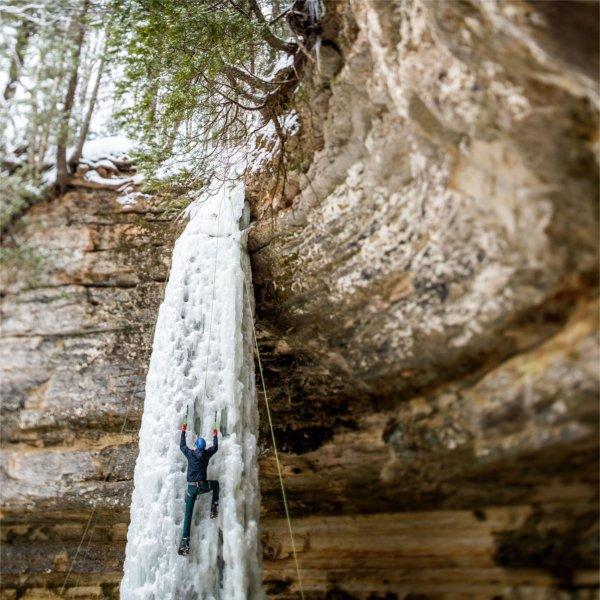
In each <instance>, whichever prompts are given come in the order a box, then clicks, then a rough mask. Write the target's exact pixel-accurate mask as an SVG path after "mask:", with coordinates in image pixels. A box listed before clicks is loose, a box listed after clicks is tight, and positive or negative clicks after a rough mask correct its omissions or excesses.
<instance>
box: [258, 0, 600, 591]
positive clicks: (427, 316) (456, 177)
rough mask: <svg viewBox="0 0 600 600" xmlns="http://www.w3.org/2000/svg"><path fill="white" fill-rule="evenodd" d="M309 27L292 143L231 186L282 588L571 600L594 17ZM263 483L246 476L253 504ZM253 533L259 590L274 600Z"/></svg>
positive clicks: (588, 555) (591, 523)
mask: <svg viewBox="0 0 600 600" xmlns="http://www.w3.org/2000/svg"><path fill="white" fill-rule="evenodd" d="M328 9H329V11H328V14H327V18H326V21H325V23H324V28H323V29H324V31H323V35H324V40H323V44H322V48H323V55H322V59H323V60H322V67H321V73H319V72H318V70H317V69H315V73H314V74H313V78H312V81H310V83H308V82H307V84H306V86H307V88H309V91H307V93H308V94H309V95H310V98H311V100H310V102H309V104H310V108H307V107H306V106H305V105H304V104H302V103H299V105H298V107H297V108H298V111H299V112H300V114H301V115H303V116H304V119H303V122H304V123H307V122H308V123H310V124H311V128H310V131H307V130H308V129H309V128H308V127H307V128H305V131H304V132H301V133H300V134H299V137H298V139H296V140H293V142H290V146H291V147H292V148H293V150H292V152H293V156H294V159H293V160H292V161H290V164H291V165H292V167H291V168H290V172H289V173H288V174H287V188H286V190H284V192H283V194H282V195H281V197H275V198H273V197H272V196H269V194H268V193H265V192H264V178H263V179H261V178H260V177H259V178H258V179H257V181H256V182H255V186H254V188H253V199H254V209H255V214H256V216H257V218H258V223H257V224H256V226H255V228H254V229H253V231H252V233H251V237H250V243H251V249H252V258H253V264H254V273H255V284H256V292H257V299H258V303H257V306H258V309H259V328H260V332H261V346H262V351H263V355H264V362H265V363H266V365H267V376H268V389H269V392H270V394H271V397H272V402H273V403H275V405H276V409H275V412H276V414H277V420H276V422H277V428H278V432H277V433H278V437H279V439H280V442H281V444H282V446H283V447H284V448H285V449H286V450H287V451H288V453H287V454H286V456H285V461H286V474H287V481H288V488H289V490H288V492H289V496H290V498H291V501H292V512H293V513H294V514H295V515H296V518H297V521H296V524H297V528H298V530H299V531H300V534H299V535H300V537H301V540H302V541H301V544H300V545H301V548H302V550H301V552H300V561H301V564H302V565H304V573H305V586H306V588H307V589H309V590H315V592H316V591H317V590H319V591H318V592H317V596H316V597H325V596H327V597H331V598H384V597H385V598H395V597H398V598H404V597H411V598H412V597H417V596H418V597H427V598H437V597H448V598H457V597H478V598H479V597H481V598H492V597H497V598H500V597H502V598H509V597H535V598H537V597H544V598H551V597H562V596H561V594H562V593H563V592H559V591H557V590H558V589H559V588H561V589H567V588H568V589H570V590H579V591H578V592H575V591H572V593H573V594H574V595H576V594H577V593H580V594H583V593H584V592H582V591H581V590H584V589H589V586H592V587H593V586H595V585H596V583H597V581H596V579H597V578H596V577H595V576H593V575H590V573H591V572H592V571H593V570H594V569H595V566H596V565H597V555H596V552H597V550H596V542H595V539H596V535H597V529H596V503H597V499H596V481H597V477H596V476H597V429H596V411H597V395H598V347H597V341H596V336H597V327H598V324H597V305H596V294H597V281H596V273H597V252H596V246H597V239H598V228H597V227H598V219H597V209H598V207H597V192H598V190H597V162H596V158H595V154H594V152H595V151H596V150H597V100H598V97H597V83H596V82H595V80H593V79H592V78H593V77H595V76H596V75H597V69H596V65H597V59H598V53H597V32H596V29H595V28H596V26H597V22H598V6H597V4H592V3H587V2H575V3H574V2H568V3H563V2H499V3H495V2H419V1H405V2H378V1H376V0H373V1H371V0H357V1H355V2H350V3H330V4H328ZM307 80H308V78H307ZM306 155H308V156H309V158H308V159H307V158H306ZM296 165H298V166H296ZM294 167H295V168H294ZM269 469H270V471H269ZM272 471H273V467H272V465H271V463H270V462H269V459H268V458H265V460H264V462H263V477H264V480H265V484H264V488H263V494H264V504H265V506H267V507H268V506H270V504H271V502H275V501H276V494H277V488H276V485H275V483H276V482H275V481H274V479H273V478H269V477H268V473H269V472H272ZM273 527H274V530H276V531H279V533H278V534H277V535H275V536H274V538H273V540H271V539H270V541H269V543H267V545H266V546H267V548H268V549H270V554H269V550H268V551H267V554H268V558H267V559H266V560H265V579H266V580H267V581H271V582H272V586H273V590H278V594H279V596H278V597H282V598H283V597H294V595H293V592H294V590H296V589H297V588H296V586H295V583H292V580H293V572H292V570H291V568H290V567H291V564H290V558H289V545H288V544H287V543H286V541H285V539H284V537H285V531H284V530H283V529H278V527H281V525H280V524H274V525H273ZM265 528H266V529H267V530H270V528H271V522H270V521H266V522H265ZM552 590H554V591H552ZM565 593H566V592H565ZM319 594H320V595H319ZM275 595H277V594H275Z"/></svg>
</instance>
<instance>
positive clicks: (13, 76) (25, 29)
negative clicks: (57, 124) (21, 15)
mask: <svg viewBox="0 0 600 600" xmlns="http://www.w3.org/2000/svg"><path fill="white" fill-rule="evenodd" d="M34 30H35V25H34V24H33V23H32V22H31V21H29V20H24V21H23V22H22V23H21V25H20V27H19V32H18V33H17V41H16V43H15V51H14V53H13V55H12V58H11V59H10V67H9V70H8V83H7V84H6V87H5V88H4V99H5V100H10V99H11V98H12V97H13V96H14V95H15V91H16V89H17V83H18V81H19V77H20V76H21V68H22V67H23V61H24V60H25V51H26V50H27V44H28V43H29V38H30V37H31V34H32V33H33V32H34Z"/></svg>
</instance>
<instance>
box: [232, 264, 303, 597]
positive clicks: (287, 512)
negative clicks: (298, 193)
mask: <svg viewBox="0 0 600 600" xmlns="http://www.w3.org/2000/svg"><path fill="white" fill-rule="evenodd" d="M242 271H243V272H244V287H245V288H246V298H247V299H248V309H249V311H250V322H251V323H252V336H253V340H254V349H255V352H256V360H257V362H258V371H259V373H260V381H261V387H262V392H263V396H264V397H265V406H266V408H267V420H268V422H269V429H270V431H271V441H272V443H273V454H274V456H275V463H276V464H277V475H278V478H279V487H280V488H281V497H282V499H283V508H284V510H285V518H286V521H287V526H288V532H289V534H290V542H291V544H292V555H293V557H294V564H295V566H296V574H297V576H298V586H299V588H300V598H302V600H304V587H303V585H302V576H301V575H300V564H299V562H298V553H297V552H296V542H295V540H294V530H293V527H292V519H291V517H290V509H289V506H288V501H287V494H286V492H285V484H284V482H283V471H282V469H281V462H280V461H279V453H278V452H277V441H276V440H275V430H274V429H273V420H272V418H271V408H270V406H269V398H268V396H267V387H266V385H265V377H264V374H263V368H262V361H261V359H260V350H259V348H258V339H257V338H256V327H255V325H254V315H253V312H252V303H251V300H250V289H249V286H248V281H247V279H246V273H245V271H244V269H243V267H242Z"/></svg>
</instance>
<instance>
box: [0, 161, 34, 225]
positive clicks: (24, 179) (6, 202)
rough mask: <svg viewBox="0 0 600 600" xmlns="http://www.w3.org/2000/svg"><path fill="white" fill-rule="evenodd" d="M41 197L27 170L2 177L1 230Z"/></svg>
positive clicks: (0, 182) (0, 188) (0, 191)
mask: <svg viewBox="0 0 600 600" xmlns="http://www.w3.org/2000/svg"><path fill="white" fill-rule="evenodd" d="M40 197H41V194H40V191H39V187H37V186H35V185H34V184H33V181H32V178H31V177H30V175H29V173H27V171H26V170H20V171H17V172H15V173H13V174H12V175H3V176H1V177H0V230H3V229H4V228H5V227H7V226H8V225H9V224H10V223H11V222H12V221H13V220H14V219H16V218H18V217H19V216H20V215H21V214H22V213H23V212H24V211H25V209H26V208H27V207H28V206H29V205H31V204H33V203H34V202H35V201H36V200H39V198H40Z"/></svg>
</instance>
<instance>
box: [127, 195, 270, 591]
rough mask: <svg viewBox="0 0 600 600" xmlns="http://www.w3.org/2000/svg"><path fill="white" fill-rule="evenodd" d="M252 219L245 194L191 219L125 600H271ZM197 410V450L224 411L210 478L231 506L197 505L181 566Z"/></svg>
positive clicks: (150, 396) (148, 403) (161, 346)
mask: <svg viewBox="0 0 600 600" xmlns="http://www.w3.org/2000/svg"><path fill="white" fill-rule="evenodd" d="M243 212H244V192H243V188H242V187H240V186H238V187H236V188H234V189H231V190H227V189H225V188H223V189H222V190H221V191H220V192H219V193H217V194H216V195H214V196H212V197H211V198H209V199H208V200H206V201H204V202H203V203H200V204H199V205H198V206H197V207H196V208H195V209H194V211H192V213H191V214H192V217H191V220H190V222H189V223H188V225H187V227H186V229H185V231H184V232H183V234H182V235H181V237H180V238H179V239H178V240H177V243H176V244H175V248H174V250H173V262H172V266H171V274H170V277H169V282H168V284H167V287H166V291H165V299H164V302H163V304H162V306H161V308H160V311H159V315H158V321H157V323H156V333H155V336H154V344H153V349H152V358H151V360H150V369H149V372H148V377H147V380H146V399H145V404H144V415H143V418H142V424H141V429H140V447H139V455H138V459H137V462H136V466H135V475H134V484H135V487H134V491H133V497H132V501H131V523H130V525H129V531H128V536H127V550H126V558H125V566H124V577H123V581H122V583H121V598H122V599H123V600H132V599H136V600H153V599H154V600H168V599H177V600H183V599H190V600H191V599H207V600H208V599H217V598H221V599H226V600H237V599H242V598H252V599H255V598H261V597H262V592H261V589H260V560H259V544H258V531H257V526H258V515H259V506H260V498H259V488H258V467H257V461H256V435H257V428H258V413H257V408H256V396H255V389H254V363H253V359H252V337H251V330H250V329H249V327H250V326H251V325H250V323H251V321H250V319H251V313H250V310H251V309H250V307H249V306H248V301H247V296H246V292H245V289H244V270H246V272H248V271H247V270H248V269H249V267H248V259H247V254H246V249H245V235H244V234H243V233H242V232H241V231H240V225H241V224H242V221H243V217H242V214H243ZM188 407H189V420H188V434H187V442H188V446H190V447H191V446H192V445H193V442H194V440H195V438H196V436H197V435H201V436H203V437H204V438H206V439H207V440H210V439H211V430H212V429H213V426H214V425H215V412H216V421H217V425H218V426H219V427H220V428H221V430H222V432H223V433H224V435H223V437H222V439H220V443H219V451H218V452H217V454H216V455H215V456H214V457H213V458H212V459H211V461H210V464H209V470H208V476H209V479H218V480H219V482H220V484H221V500H220V514H219V518H218V519H215V520H211V519H209V508H210V494H205V495H202V496H200V497H199V498H198V501H197V502H196V507H195V510H194V518H193V521H192V532H191V546H192V550H191V554H190V555H189V556H188V557H181V556H179V555H178V554H177V547H178V544H179V540H180V537H181V528H182V521H183V512H184V493H185V486H186V484H185V465H186V461H185V457H184V456H183V454H182V453H181V451H180V450H179V436H180V433H179V431H178V426H179V424H180V423H181V422H182V420H183V419H184V417H185V416H186V411H187V410H188ZM189 430H191V431H189ZM209 443H210V441H209ZM220 530H221V531H220ZM221 532H222V533H221Z"/></svg>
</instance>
